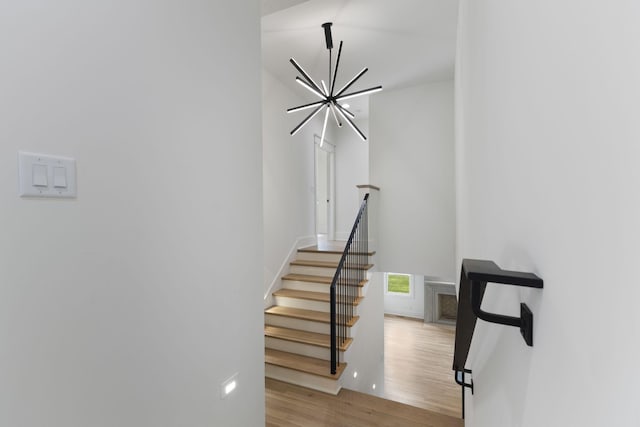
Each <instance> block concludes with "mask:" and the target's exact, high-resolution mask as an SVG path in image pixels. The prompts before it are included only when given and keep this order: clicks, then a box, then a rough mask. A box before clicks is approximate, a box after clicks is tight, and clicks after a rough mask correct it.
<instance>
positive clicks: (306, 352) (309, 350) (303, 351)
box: [264, 337, 344, 366]
mask: <svg viewBox="0 0 640 427" xmlns="http://www.w3.org/2000/svg"><path fill="white" fill-rule="evenodd" d="M264 345H265V347H266V348H272V349H274V350H280V351H286V352H289V353H295V354H300V355H302V356H308V357H315V358H316V359H322V360H326V361H327V366H328V364H329V361H330V360H331V351H330V349H329V348H327V347H318V346H315V345H310V344H304V343H299V342H294V341H287V340H282V339H279V338H273V337H264ZM343 361H344V354H343V352H342V351H341V352H340V362H343Z"/></svg>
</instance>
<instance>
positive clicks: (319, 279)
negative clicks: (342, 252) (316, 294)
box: [282, 273, 369, 287]
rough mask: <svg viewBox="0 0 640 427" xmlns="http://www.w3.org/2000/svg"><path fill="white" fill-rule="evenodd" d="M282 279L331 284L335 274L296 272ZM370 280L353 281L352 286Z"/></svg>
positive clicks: (362, 284) (363, 283)
mask: <svg viewBox="0 0 640 427" xmlns="http://www.w3.org/2000/svg"><path fill="white" fill-rule="evenodd" d="M282 280H295V281H296V282H310V283H321V284H323V285H331V282H333V276H314V275H310V274H296V273H290V274H287V275H285V276H282ZM368 281H369V280H367V279H364V280H361V281H360V282H358V283H356V282H355V281H353V284H352V286H360V287H362V286H364V285H365V284H366V283H367V282H368Z"/></svg>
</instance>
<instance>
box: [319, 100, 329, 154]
mask: <svg viewBox="0 0 640 427" xmlns="http://www.w3.org/2000/svg"><path fill="white" fill-rule="evenodd" d="M329 110H330V108H329V105H327V112H326V113H325V114H324V124H323V125H322V136H321V137H320V147H322V145H323V144H324V135H325V132H326V131H327V121H328V120H329Z"/></svg>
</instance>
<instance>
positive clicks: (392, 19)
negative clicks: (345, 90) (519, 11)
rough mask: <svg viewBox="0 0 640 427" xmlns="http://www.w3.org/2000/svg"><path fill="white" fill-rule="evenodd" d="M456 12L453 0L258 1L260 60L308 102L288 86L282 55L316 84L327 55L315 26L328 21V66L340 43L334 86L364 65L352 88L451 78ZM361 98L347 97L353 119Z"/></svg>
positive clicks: (323, 76) (362, 107)
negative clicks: (330, 46) (330, 38)
mask: <svg viewBox="0 0 640 427" xmlns="http://www.w3.org/2000/svg"><path fill="white" fill-rule="evenodd" d="M457 13H458V1H457V0H393V1H391V0H262V57H263V64H264V66H265V68H266V69H267V70H268V71H270V72H271V73H273V74H274V75H275V76H276V78H278V79H280V80H281V81H283V82H285V84H288V85H291V87H292V88H293V89H294V90H295V91H296V92H299V93H300V94H301V96H303V97H304V98H305V99H308V101H309V102H312V101H315V99H314V96H313V95H312V94H310V93H308V92H306V90H305V89H303V88H302V87H301V86H299V85H296V84H295V77H296V75H297V72H296V70H295V69H294V68H293V66H292V65H291V64H290V63H289V58H291V57H293V58H295V59H296V61H298V63H299V64H300V65H301V66H302V67H303V68H304V69H305V70H306V71H307V72H308V73H309V74H310V75H311V77H312V78H313V79H314V80H316V81H317V82H318V83H319V80H325V81H327V80H328V78H329V53H328V51H327V49H326V46H325V40H324V32H323V29H322V27H321V25H322V24H323V23H324V22H333V27H332V33H333V44H334V49H333V60H334V63H335V59H336V56H337V53H338V46H339V44H340V41H341V40H342V41H344V45H343V48H342V56H341V58H340V67H339V69H338V76H337V80H336V86H337V87H342V86H343V85H344V84H345V83H346V82H347V81H348V80H349V79H351V78H352V77H353V76H354V75H356V74H357V73H358V72H359V71H360V70H362V68H364V67H368V68H369V71H368V72H367V73H366V74H365V75H364V76H363V77H362V78H361V79H360V80H358V82H357V83H356V84H355V85H354V86H353V87H352V89H353V90H361V89H366V88H369V87H372V86H377V85H379V84H381V85H382V86H383V88H384V89H385V90H390V89H397V88H402V87H409V86H414V85H417V84H421V83H425V82H430V81H439V80H444V79H448V78H453V71H454V61H455V44H456V26H457ZM371 96H375V95H371ZM366 98H368V96H364V97H361V98H358V100H356V99H350V100H349V101H347V102H349V103H350V104H351V105H352V111H353V112H354V113H356V116H357V117H366V116H367V115H368V102H367V99H366ZM356 101H359V102H356ZM292 107H293V105H292ZM300 114H301V115H302V113H300ZM301 118H302V117H301Z"/></svg>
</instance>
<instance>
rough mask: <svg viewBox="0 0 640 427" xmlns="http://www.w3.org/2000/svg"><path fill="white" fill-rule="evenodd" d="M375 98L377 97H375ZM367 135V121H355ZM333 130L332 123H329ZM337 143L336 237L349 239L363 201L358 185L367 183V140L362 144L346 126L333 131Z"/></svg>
mask: <svg viewBox="0 0 640 427" xmlns="http://www.w3.org/2000/svg"><path fill="white" fill-rule="evenodd" d="M376 96H377V95H376ZM355 123H356V126H358V128H359V129H360V130H361V131H362V132H364V134H365V135H367V138H368V135H369V120H368V119H361V120H357V121H355ZM331 124H332V125H333V126H334V127H335V123H331ZM333 134H334V135H335V136H334V140H335V143H336V183H337V185H336V237H337V238H339V239H343V240H346V239H348V238H349V234H350V233H351V228H352V227H353V222H354V221H355V219H356V215H357V214H358V209H360V204H361V203H362V200H361V199H360V193H359V190H358V188H357V187H356V186H357V185H360V184H369V141H368V140H367V141H362V140H361V139H360V137H359V136H358V135H356V133H355V132H354V131H353V130H352V129H351V128H350V127H348V126H347V125H346V124H345V125H343V127H342V128H341V129H334V133H333Z"/></svg>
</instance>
